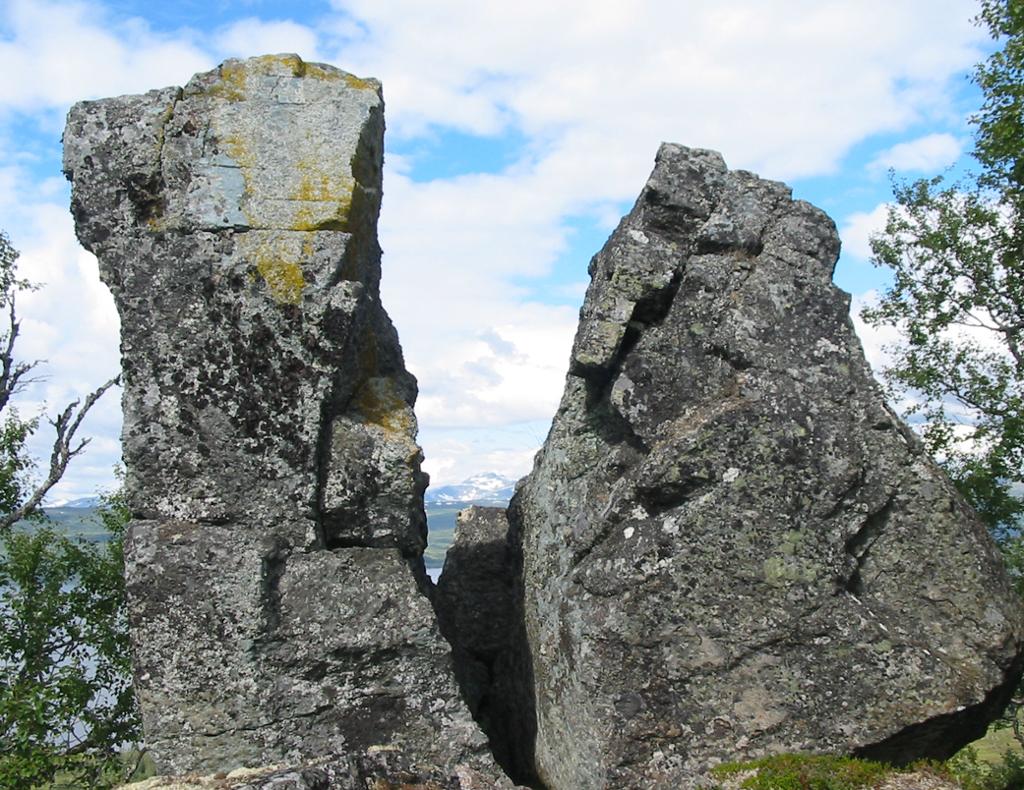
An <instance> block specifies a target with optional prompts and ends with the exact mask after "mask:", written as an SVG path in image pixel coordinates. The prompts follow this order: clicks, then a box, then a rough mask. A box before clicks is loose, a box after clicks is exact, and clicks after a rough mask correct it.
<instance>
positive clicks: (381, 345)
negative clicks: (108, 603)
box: [64, 55, 493, 772]
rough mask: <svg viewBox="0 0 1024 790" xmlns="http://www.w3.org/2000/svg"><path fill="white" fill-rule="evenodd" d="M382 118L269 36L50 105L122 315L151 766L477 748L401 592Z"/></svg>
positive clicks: (84, 226)
mask: <svg viewBox="0 0 1024 790" xmlns="http://www.w3.org/2000/svg"><path fill="white" fill-rule="evenodd" d="M383 131H384V122H383V102H382V99H381V95H380V86H379V84H378V83H377V82H375V81H373V80H362V79H359V78H356V77H353V76H352V75H350V74H346V73H345V72H342V71H339V70H337V69H334V68H332V67H329V66H320V65H316V64H310V63H304V62H302V61H301V60H300V59H299V58H298V57H296V56H294V55H285V56H267V57H261V58H254V59H251V60H246V61H227V62H226V63H224V64H223V65H221V66H220V67H219V68H217V69H215V70H213V71H211V72H209V73H206V74H199V75H197V76H196V77H194V78H193V79H192V80H191V81H190V82H189V83H188V85H186V86H185V87H184V88H183V89H179V88H169V89H166V90H160V91H153V92H150V93H148V94H145V95H143V96H126V97H120V98H114V99H106V100H103V101H98V102H83V103H81V104H78V105H76V106H75V107H74V108H73V109H72V110H71V113H70V115H69V118H68V126H67V130H66V132H65V140H64V142H65V160H64V165H65V170H66V172H67V174H68V177H69V178H71V179H72V181H73V192H72V211H73V213H74V215H75V220H76V228H77V232H78V236H79V239H80V240H81V241H82V243H83V244H84V245H85V246H86V247H87V248H88V249H90V250H92V251H93V252H95V253H96V255H97V256H98V258H99V261H100V272H101V275H102V277H103V280H104V282H106V283H107V284H108V285H109V287H110V289H111V291H112V292H113V294H114V298H115V301H116V303H117V307H118V311H119V313H120V315H121V338H122V358H123V368H124V387H125V392H124V412H125V422H124V434H123V445H124V458H125V463H126V467H127V492H128V496H129V500H130V505H131V508H132V511H133V514H134V517H135V521H134V522H133V524H132V526H131V529H130V533H129V539H128V544H127V553H128V556H127V582H128V590H129V608H130V617H131V622H132V630H133V639H134V644H135V653H136V688H137V690H138V694H139V699H140V702H141V704H142V711H143V718H144V726H145V732H146V740H147V745H148V746H149V748H150V750H151V751H152V753H153V754H154V755H155V757H156V760H157V762H158V765H159V766H160V767H161V768H164V769H168V770H171V771H179V772H180V771H185V770H211V771H213V770H225V769H230V768H232V767H235V766H239V765H245V764H248V765H264V764H267V763H272V762H277V761H280V760H291V759H298V758H302V757H305V756H310V755H319V754H325V753H330V752H342V751H345V750H351V749H354V750H360V749H366V748H369V747H371V746H372V747H375V748H385V749H387V748H396V749H400V750H401V751H402V753H403V754H404V755H405V756H406V757H407V758H408V759H409V760H410V761H411V764H413V765H415V764H416V763H417V761H424V763H425V764H430V765H438V766H442V767H444V768H445V770H448V769H454V766H456V765H461V764H464V763H468V764H474V765H479V766H482V767H483V769H485V770H491V769H492V768H493V764H492V763H491V762H490V757H489V755H487V753H486V740H485V738H484V736H483V734H482V733H481V732H480V731H479V729H478V728H477V727H476V725H475V724H474V723H473V722H472V720H471V718H470V716H469V713H468V711H466V710H465V708H464V706H463V705H462V703H461V701H460V700H459V697H458V691H457V688H456V685H455V682H454V679H453V677H452V673H451V670H450V655H449V650H448V647H447V645H446V643H445V642H444V641H443V639H442V638H441V636H440V633H439V630H438V628H437V625H436V620H435V618H434V616H433V613H432V610H431V607H430V604H429V602H428V600H427V599H426V598H425V597H424V596H423V595H421V594H420V590H425V589H426V579H425V575H424V572H423V563H422V558H421V555H422V550H423V546H424V543H425V517H424V514H423V504H422V494H423V489H424V487H425V485H426V476H425V475H423V474H422V473H421V472H420V460H421V455H420V451H419V448H418V447H417V445H416V441H415V436H416V421H415V418H414V416H413V412H412V406H413V403H414V401H415V398H416V382H415V380H414V379H413V377H412V376H411V375H410V374H409V373H407V372H406V370H405V367H404V363H403V361H402V354H401V349H400V347H399V345H398V339H397V335H396V333H395V330H394V328H393V327H392V325H391V322H390V320H389V318H388V316H387V314H386V313H385V311H384V309H383V308H382V306H381V304H380V297H379V288H378V285H379V279H380V248H379V246H378V243H377V236H376V220H377V214H378V210H379V207H380V196H381V165H382V150H383Z"/></svg>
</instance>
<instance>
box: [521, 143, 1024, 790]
mask: <svg viewBox="0 0 1024 790" xmlns="http://www.w3.org/2000/svg"><path fill="white" fill-rule="evenodd" d="M838 252H839V239H838V237H837V234H836V231H835V227H834V225H833V223H832V222H831V220H829V219H828V217H827V216H826V215H825V214H823V213H822V212H821V211H819V210H818V209H816V208H814V207H812V206H810V205H809V204H807V203H804V202H801V201H794V200H793V199H792V197H791V194H790V191H789V189H788V188H786V187H785V186H784V185H782V184H779V183H774V182H770V181H764V180H761V179H759V178H757V177H756V176H754V175H752V174H750V173H746V172H742V171H729V170H728V169H727V168H726V166H725V164H724V162H723V161H722V158H721V157H720V156H719V155H718V154H717V153H714V152H711V151H701V150H691V149H686V148H683V147H680V146H675V145H665V146H663V147H662V148H661V150H660V151H659V153H658V157H657V163H656V165H655V168H654V171H653V173H652V175H651V177H650V179H649V181H648V182H647V184H646V186H645V188H644V190H643V192H642V194H641V195H640V198H639V199H638V201H637V203H636V205H635V206H634V208H633V209H632V211H631V212H630V213H629V214H628V216H626V217H625V218H624V219H623V220H622V222H621V224H620V225H619V227H618V229H617V230H616V231H615V233H614V234H613V235H612V237H611V238H610V239H609V241H608V243H607V244H606V245H605V247H604V249H603V250H602V251H601V252H600V253H599V254H598V255H597V256H596V257H595V258H594V260H593V262H592V264H591V277H592V281H591V285H590V288H589V290H588V292H587V297H586V301H585V304H584V307H583V310H582V313H581V322H580V327H579V330H578V332H577V336H576V340H575V344H574V347H573V351H572V360H571V363H570V373H569V375H568V377H567V382H566V388H565V393H564V395H563V399H562V402H561V405H560V407H559V410H558V414H557V416H556V418H555V421H554V424H553V426H552V429H551V433H550V434H549V436H548V438H547V441H546V443H545V445H544V447H543V449H542V451H541V452H540V453H539V455H538V457H537V459H536V461H535V465H534V469H533V472H532V473H531V475H530V477H529V478H528V479H527V481H526V482H525V484H524V485H521V486H520V489H519V492H518V493H517V496H516V497H515V498H514V499H513V502H512V506H511V509H510V519H511V522H512V530H513V533H514V534H515V535H516V536H517V538H516V539H517V540H518V541H519V542H520V543H521V546H522V552H523V557H522V562H523V572H522V596H523V607H524V609H523V617H524V620H525V629H526V636H527V650H528V654H529V665H530V667H531V668H532V674H533V678H532V680H533V683H534V684H535V686H536V704H537V727H538V734H537V741H536V760H537V770H538V773H539V775H540V777H541V779H542V780H543V781H544V782H545V783H546V784H547V787H548V788H549V790H569V789H570V788H571V789H572V790H590V789H591V788H606V787H607V788H633V787H645V788H676V787H691V786H694V785H696V784H699V782H700V781H701V779H700V777H701V776H702V775H704V773H705V772H706V770H707V769H708V767H709V766H711V765H713V764H714V763H716V762H718V761H720V760H723V759H746V758H752V757H757V756H762V755H765V754H768V753H773V752H780V751H811V752H834V753H855V754H860V755H864V756H868V757H875V758H880V759H886V760H893V761H896V762H904V761H907V760H909V759H912V758H916V757H930V756H934V757H942V756H945V755H948V754H949V753H951V752H952V751H953V750H955V749H956V748H957V747H958V746H959V745H961V744H963V743H964V742H966V741H968V740H970V739H972V738H974V737H976V736H978V735H979V734H980V733H981V732H982V731H983V729H984V726H985V724H986V722H988V721H989V720H990V718H991V717H992V716H993V715H994V714H995V713H996V712H997V711H998V710H999V708H1000V705H1001V704H1002V703H1003V702H1004V701H1005V700H1006V699H1007V695H1008V694H1009V693H1010V690H1011V689H1012V687H1013V685H1014V683H1015V682H1016V680H1017V678H1018V676H1019V674H1020V661H1021V639H1022V633H1024V630H1022V614H1021V607H1020V604H1019V601H1018V600H1017V598H1016V596H1015V595H1014V593H1013V591H1012V590H1011V588H1010V586H1009V584H1008V582H1007V579H1006V576H1005V573H1004V571H1003V569H1002V566H1001V563H1000V560H999V557H998V554H997V552H996V550H995V548H994V546H993V544H992V542H991V541H990V539H989V537H988V535H987V533H986V531H985V529H984V528H983V527H982V525H981V524H979V522H978V521H977V519H976V518H975V516H974V515H973V514H972V513H971V512H970V511H969V509H968V508H967V507H966V506H965V504H964V502H963V501H962V499H961V498H960V497H959V496H958V495H957V493H956V492H955V490H954V489H953V487H952V486H951V484H950V483H949V481H948V480H947V479H946V477H945V476H944V475H943V474H942V473H941V472H940V470H939V469H938V468H937V467H936V466H935V465H934V464H933V463H932V462H931V460H929V458H928V457H927V456H926V455H925V453H924V452H923V451H922V448H921V446H920V444H919V443H918V442H917V441H916V440H915V438H914V436H913V434H912V433H911V432H910V431H909V430H908V429H907V428H906V426H904V425H902V424H901V423H900V421H899V420H898V419H897V418H896V417H895V416H894V414H893V413H892V412H891V411H890V410H889V409H888V408H887V407H886V405H885V403H884V400H883V398H882V396H881V394H880V393H879V390H878V387H877V386H876V384H875V383H874V381H873V379H872V377H871V373H870V371H869V369H868V366H867V364H866V362H865V360H864V355H863V352H862V349H861V346H860V344H859V342H858V340H857V337H856V335H855V333H854V330H853V327H852V324H851V322H850V319H849V317H848V309H849V297H848V296H847V295H846V294H845V293H843V292H841V291H840V290H838V289H837V288H836V287H834V286H833V284H832V281H831V277H832V270H833V267H834V264H835V261H836V258H837V256H838Z"/></svg>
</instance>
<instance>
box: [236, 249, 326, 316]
mask: <svg viewBox="0 0 1024 790" xmlns="http://www.w3.org/2000/svg"><path fill="white" fill-rule="evenodd" d="M239 248H240V249H239V252H241V253H242V255H243V256H244V258H245V259H247V260H248V261H250V262H251V264H252V265H253V266H254V267H255V269H256V272H258V273H259V276H260V277H261V278H262V280H263V282H264V283H266V286H267V290H268V291H269V292H270V296H271V297H272V298H273V299H274V301H275V302H277V303H278V304H298V303H299V302H301V301H302V294H303V292H304V290H305V288H306V277H305V274H304V273H303V271H302V265H301V263H300V261H303V260H306V259H308V258H309V257H310V253H311V252H312V240H311V239H310V238H309V237H308V234H296V233H278V234H275V233H267V232H261V231H253V232H250V233H246V234H244V235H243V236H242V237H241V239H240V240H239Z"/></svg>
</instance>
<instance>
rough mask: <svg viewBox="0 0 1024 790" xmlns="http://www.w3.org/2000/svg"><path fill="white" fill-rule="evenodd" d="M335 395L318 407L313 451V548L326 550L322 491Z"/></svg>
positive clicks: (329, 449)
mask: <svg viewBox="0 0 1024 790" xmlns="http://www.w3.org/2000/svg"><path fill="white" fill-rule="evenodd" d="M335 397H336V395H335V393H334V392H331V394H330V396H329V397H328V398H326V399H325V400H324V402H323V403H322V404H321V405H320V431H319V433H318V434H317V438H316V447H315V449H314V453H315V458H314V467H315V470H316V494H315V496H316V501H315V502H314V503H313V532H314V535H315V539H316V542H315V545H314V547H313V548H316V549H326V548H327V532H326V527H325V525H324V490H325V488H326V485H327V475H328V474H329V471H330V464H331V427H332V418H333V411H334V410H333V408H332V405H333V403H334V400H335Z"/></svg>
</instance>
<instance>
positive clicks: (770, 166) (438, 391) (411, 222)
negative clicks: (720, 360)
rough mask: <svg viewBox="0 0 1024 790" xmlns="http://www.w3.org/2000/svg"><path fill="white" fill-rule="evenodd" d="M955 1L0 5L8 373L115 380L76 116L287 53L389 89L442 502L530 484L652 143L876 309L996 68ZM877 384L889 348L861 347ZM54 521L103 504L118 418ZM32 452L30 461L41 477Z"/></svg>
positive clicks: (389, 284)
mask: <svg viewBox="0 0 1024 790" xmlns="http://www.w3.org/2000/svg"><path fill="white" fill-rule="evenodd" d="M976 11H977V8H976V4H975V3H974V2H971V1H969V0H901V2H899V3H893V2H891V0H858V2H856V3H854V2H850V1H849V0H813V2H812V1H811V0H714V1H712V0H635V2H631V3H623V2H621V0H587V1H586V2H584V1H583V0H579V1H577V0H565V1H564V2H561V3H551V2H550V0H518V2H516V3H500V4H499V3H480V2H471V1H470V0H432V1H431V2H429V3H425V2H423V1H422V0H334V1H333V2H288V3H284V2H261V0H249V1H248V2H245V1H242V2H239V1H238V0H235V2H222V1H221V0H203V1H201V2H200V1H198V0H177V1H176V2H171V3H144V2H136V1H135V0H107V2H63V1H62V0H0V74H3V75H4V76H3V79H2V80H0V228H2V229H4V230H6V231H7V233H8V234H9V235H10V237H11V239H12V241H13V242H14V244H15V246H16V247H18V248H19V249H20V250H21V251H22V271H23V273H24V274H25V275H27V276H29V277H30V278H32V279H34V280H36V281H37V282H40V283H43V284H44V285H45V287H44V288H43V289H41V290H40V291H38V292H35V293H32V294H29V295H26V297H25V298H24V299H23V300H22V303H21V312H22V315H23V328H22V333H23V340H22V342H21V346H20V349H21V354H22V356H23V357H24V358H30V359H42V360H47V363H46V366H45V373H46V378H45V379H44V380H42V381H40V382H38V383H37V384H35V385H34V386H33V387H32V388H31V389H29V390H28V391H26V392H25V393H23V398H22V404H21V409H22V411H23V412H24V413H36V412H37V411H39V410H41V409H44V408H46V409H49V412H50V413H52V412H54V411H55V410H56V409H57V407H58V406H60V405H62V404H63V403H65V402H67V401H68V400H70V399H71V398H73V397H75V396H76V395H77V394H81V393H84V392H85V391H87V390H89V389H91V388H94V387H95V386H97V385H98V384H100V383H101V382H102V381H104V380H105V379H106V378H108V377H109V376H110V375H112V374H113V373H114V372H115V371H116V370H117V365H118V355H117V316H116V313H115V312H114V308H113V304H112V302H111V300H110V297H109V294H107V293H106V290H105V288H104V287H103V286H102V285H101V284H100V283H99V281H98V278H97V276H96V267H95V261H94V260H93V259H92V258H91V256H89V255H88V254H87V253H85V252H84V251H82V250H81V249H80V248H79V247H78V245H77V243H76V242H75V239H74V232H73V227H72V223H71V217H70V214H69V212H68V209H67V205H68V188H67V185H66V184H65V182H64V179H63V177H62V176H61V174H60V156H61V152H60V134H61V130H62V127H63V118H64V116H65V114H66V112H67V109H68V107H69V106H70V104H71V103H72V102H74V101H77V100H79V99H86V98H99V97H103V96H109V95H116V94H121V93H135V92H142V91H146V90H149V89H152V88H158V87H163V86H166V85H172V84H179V85H180V84H183V83H184V82H185V81H187V80H188V79H189V78H190V77H191V75H192V74H193V73H195V72H197V71H202V70H206V69H210V68H213V67H214V66H216V65H217V64H218V63H219V62H221V61H222V60H224V59H225V58H227V57H239V56H249V55H258V54H264V53H266V52H297V53H298V54H299V55H301V56H302V57H303V58H305V59H307V60H317V61H324V62H328V63H332V64H334V65H336V66H339V67H341V68H343V69H346V70H347V71H350V72H352V73H355V74H357V75H359V76H364V77H365V76H373V77H377V78H379V79H381V80H382V82H383V84H384V95H385V101H386V108H387V109H386V117H387V124H388V136H387V143H386V164H385V197H384V208H383V213H382V216H381V224H380V233H381V242H382V246H383V248H384V251H385V252H384V261H383V286H382V287H383V296H384V301H385V306H386V307H387V308H388V310H389V312H390V313H391V315H392V317H393V319H394V321H395V323H396V325H397V327H398V330H399V333H400V336H401V338H402V342H403V346H404V348H405V353H406V360H407V363H408V365H409V367H410V368H411V369H412V371H413V372H414V373H415V374H416V375H417V377H418V378H419V381H420V389H421V396H420V401H419V404H418V407H417V414H418V417H419V420H420V438H421V443H422V444H423V446H424V451H425V454H426V459H427V460H426V468H427V469H428V471H430V472H431V474H432V476H433V479H434V482H435V483H436V484H445V483H450V482H458V481H460V480H462V479H463V478H465V477H467V476H469V475H470V474H473V473H475V472H481V471H498V472H502V473H504V474H507V475H510V476H513V477H515V476H519V475H521V474H524V473H525V472H527V471H528V469H529V465H530V461H531V459H532V455H533V453H534V451H535V450H536V449H537V447H538V446H539V445H540V443H541V442H542V441H543V438H544V435H545V434H546V432H547V426H548V423H549V421H550V418H551V416H552V415H553V413H554V410H555V408H556V406H557V402H558V398H559V396H560V394H561V389H562V383H563V379H564V375H565V369H566V364H567V361H568V353H569V346H570V343H571V340H572V334H573V331H574V329H575V323H576V314H577V311H578V309H579V305H580V303H581V302H582V297H583V291H584V289H585V286H586V280H587V275H586V267H587V263H588V261H589V259H590V257H591V256H592V255H593V254H594V253H595V252H596V251H597V250H598V249H599V248H600V246H601V244H602V243H603V242H604V240H605V239H606V238H607V236H608V234H609V233H610V231H611V230H612V228H613V227H614V225H615V223H616V222H617V221H618V218H619V217H620V216H621V215H622V214H623V213H624V212H625V211H627V210H628V208H629V206H630V205H631V204H632V202H633V200H634V199H635V197H636V195H637V193H638V192H639V191H640V189H641V188H642V186H643V183H644V180H645V178H646V176H647V174H648V172H649V171H650V168H651V165H652V163H653V158H654V154H655V151H656V150H657V147H658V144H659V143H660V142H661V141H662V140H669V141H673V142H678V143H682V144H685V145H691V146H696V147H704V148H714V149H717V150H719V151H721V152H722V153H723V155H724V156H725V159H726V161H727V162H728V163H729V164H730V166H732V167H742V168H746V169H749V170H753V171H754V172H757V173H759V174H760V175H762V176H764V177H767V178H773V179H778V180H783V181H786V182H787V183H789V184H790V185H791V186H792V187H793V190H794V193H795V195H796V196H797V197H800V198H804V199H807V200H810V201H811V202H814V203H815V204H817V205H819V206H821V207H822V208H824V209H825V210H826V211H828V212H829V214H831V216H832V217H833V218H834V219H835V221H836V223H837V225H838V226H839V228H840V232H841V235H842V237H843V243H844V252H843V257H842V259H841V261H840V264H839V267H838V269H837V273H836V281H837V283H838V284H839V285H840V286H841V287H843V288H844V289H846V290H848V291H850V292H851V293H852V294H853V295H854V304H855V306H856V305H859V304H861V303H862V302H863V301H864V300H865V299H870V298H871V293H872V291H874V290H876V289H878V288H879V287H880V286H881V285H883V284H884V282H885V280H884V274H883V273H881V272H879V271H877V270H875V269H874V268H873V267H871V266H870V264H869V263H868V261H867V254H868V253H867V238H868V236H869V234H870V232H871V231H872V230H873V229H874V228H877V227H878V225H879V223H880V222H881V221H882V218H883V216H884V210H885V202H886V200H888V199H889V196H890V188H889V181H888V175H887V171H888V169H889V168H893V169H895V170H896V172H897V176H898V177H901V178H914V177H918V176H922V175H931V174H933V173H937V172H940V171H942V170H943V169H945V168H947V167H950V166H954V165H956V164H957V163H959V166H961V167H962V166H963V165H964V161H965V159H964V156H963V154H964V151H965V149H967V148H968V147H969V143H970V129H969V126H968V125H967V120H966V119H967V117H968V115H969V114H970V113H971V112H972V111H973V110H974V109H975V108H976V106H977V102H978V94H977V91H976V90H975V89H974V87H973V86H972V85H971V84H970V82H969V80H968V79H967V77H968V75H969V73H970V70H971V67H972V66H973V64H974V63H976V62H977V61H978V60H980V59H981V58H982V57H984V55H985V53H986V52H987V51H988V49H989V48H990V47H991V42H989V41H988V40H987V39H986V37H985V35H984V33H983V31H981V30H979V29H977V28H976V27H974V26H973V25H972V24H971V22H970V20H971V18H972V17H973V15H974V14H975V13H976ZM862 339H863V341H864V344H865V347H866V349H867V352H868V355H869V358H870V359H871V360H872V361H873V362H874V363H876V364H878V363H879V362H880V361H881V360H882V352H881V347H882V345H883V344H884V343H885V342H887V341H891V340H892V339H893V338H892V336H891V335H884V334H880V333H877V332H866V331H865V332H864V333H863V334H862ZM86 427H87V429H88V431H89V433H90V434H91V435H92V436H93V437H94V441H93V444H92V446H91V447H90V449H89V452H88V454H87V455H86V456H85V457H83V458H81V459H79V463H78V464H77V465H76V466H75V467H74V468H73V469H72V471H71V472H70V473H69V475H68V476H67V478H66V480H65V481H64V483H62V485H61V488H60V491H59V492H58V493H57V496H58V497H60V496H75V495H81V494H88V493H91V492H92V491H94V490H95V489H96V488H98V487H103V486H105V485H109V484H110V483H111V482H112V479H113V476H112V471H111V470H112V468H113V466H114V464H115V463H116V462H117V460H118V458H119V444H118V440H117V436H118V433H119V430H120V410H119V404H118V403H117V397H108V398H107V399H106V400H105V402H103V403H102V404H101V405H100V406H99V407H98V408H97V409H96V412H95V414H94V415H93V416H92V417H91V418H90V421H89V423H88V425H87V426H86ZM45 438H46V437H45V432H44V436H43V438H42V439H41V440H40V442H38V443H37V445H36V448H37V451H38V452H39V454H40V455H42V454H43V453H44V452H45V441H43V440H44V439H45Z"/></svg>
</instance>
